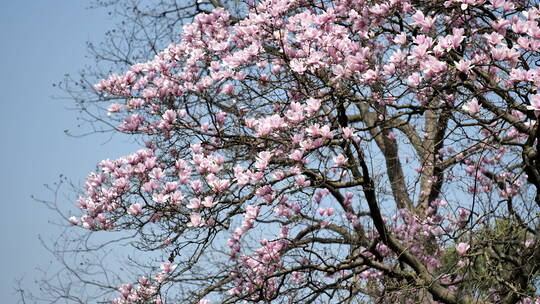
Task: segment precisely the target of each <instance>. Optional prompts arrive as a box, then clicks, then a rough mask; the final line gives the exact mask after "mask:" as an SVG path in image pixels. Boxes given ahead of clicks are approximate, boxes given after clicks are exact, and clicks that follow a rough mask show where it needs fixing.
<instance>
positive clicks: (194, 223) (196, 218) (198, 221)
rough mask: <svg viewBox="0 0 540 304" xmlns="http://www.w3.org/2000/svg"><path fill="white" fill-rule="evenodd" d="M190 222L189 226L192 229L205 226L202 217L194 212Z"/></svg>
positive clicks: (190, 216)
mask: <svg viewBox="0 0 540 304" xmlns="http://www.w3.org/2000/svg"><path fill="white" fill-rule="evenodd" d="M189 218H190V222H189V223H188V226H190V227H202V226H204V220H203V219H202V217H201V214H200V213H197V212H193V213H191V214H190V215H189Z"/></svg>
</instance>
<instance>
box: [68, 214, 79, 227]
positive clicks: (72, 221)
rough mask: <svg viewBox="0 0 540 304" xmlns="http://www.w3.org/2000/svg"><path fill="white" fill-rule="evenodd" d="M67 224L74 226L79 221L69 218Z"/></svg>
mask: <svg viewBox="0 0 540 304" xmlns="http://www.w3.org/2000/svg"><path fill="white" fill-rule="evenodd" d="M69 223H70V224H71V225H73V226H76V225H77V224H78V223H79V220H78V219H77V218H76V217H74V216H72V217H70V218H69Z"/></svg>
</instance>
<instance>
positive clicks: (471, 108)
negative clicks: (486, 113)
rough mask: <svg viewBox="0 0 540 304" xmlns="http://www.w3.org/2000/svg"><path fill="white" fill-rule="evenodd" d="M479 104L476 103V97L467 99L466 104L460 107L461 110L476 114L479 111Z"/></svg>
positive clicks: (472, 114)
mask: <svg viewBox="0 0 540 304" xmlns="http://www.w3.org/2000/svg"><path fill="white" fill-rule="evenodd" d="M480 108H481V106H480V105H479V104H478V101H477V100H476V99H473V100H471V101H469V102H468V103H467V104H466V105H464V106H463V107H462V109H463V111H465V112H468V113H469V114H470V115H471V116H476V114H478V112H480Z"/></svg>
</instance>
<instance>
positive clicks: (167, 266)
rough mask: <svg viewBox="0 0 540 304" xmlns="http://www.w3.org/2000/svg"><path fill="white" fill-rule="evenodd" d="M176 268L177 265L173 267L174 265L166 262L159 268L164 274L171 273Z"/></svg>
mask: <svg viewBox="0 0 540 304" xmlns="http://www.w3.org/2000/svg"><path fill="white" fill-rule="evenodd" d="M177 266H178V265H175V264H173V263H171V262H170V261H167V262H165V263H163V264H161V266H160V268H161V270H162V271H163V272H165V273H171V272H173V271H174V270H175V269H176V267H177Z"/></svg>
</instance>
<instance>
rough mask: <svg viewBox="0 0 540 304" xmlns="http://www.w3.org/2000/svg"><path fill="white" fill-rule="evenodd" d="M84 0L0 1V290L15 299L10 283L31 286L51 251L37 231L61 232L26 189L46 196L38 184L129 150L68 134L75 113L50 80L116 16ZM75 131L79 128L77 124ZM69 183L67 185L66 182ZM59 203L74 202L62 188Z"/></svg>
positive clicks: (80, 62) (76, 60) (117, 142)
mask: <svg viewBox="0 0 540 304" xmlns="http://www.w3.org/2000/svg"><path fill="white" fill-rule="evenodd" d="M89 4H90V2H89V1H86V0H84V1H73V0H47V1H44V0H37V1H36V0H22V1H21V0H19V1H5V0H4V1H0V45H2V47H0V67H1V68H0V90H1V92H2V94H1V95H0V103H1V106H2V107H1V110H0V116H1V119H0V140H1V145H0V157H1V161H0V191H1V193H2V196H1V199H0V200H1V206H2V211H3V212H2V216H1V217H2V220H0V244H1V247H2V250H0V256H1V259H0V269H2V272H1V275H0V295H2V302H3V303H17V297H16V295H15V294H14V282H15V280H16V279H20V278H22V279H23V282H24V283H25V285H26V286H28V288H29V289H30V290H32V289H33V288H35V286H34V285H32V282H33V280H34V279H35V278H36V276H37V274H38V272H37V271H36V268H37V267H45V266H47V265H48V263H49V262H50V261H51V260H52V256H51V255H50V254H48V253H47V251H46V250H45V249H44V248H43V247H42V246H41V244H40V242H39V239H38V236H39V235H41V236H42V237H44V238H46V239H50V238H52V237H54V236H55V234H57V233H59V231H60V230H59V229H58V228H56V227H55V226H54V225H51V224H50V223H49V221H51V220H54V219H55V216H54V214H53V213H52V212H50V211H49V210H47V209H46V208H44V207H43V206H42V205H40V204H38V203H36V202H35V201H34V200H32V199H31V195H34V196H36V197H38V198H43V199H52V195H51V193H50V192H47V191H46V189H45V187H44V186H43V184H52V183H54V182H55V181H57V180H58V176H59V175H60V174H63V175H65V176H67V177H68V178H69V179H71V180H72V181H74V182H81V181H82V180H83V179H84V177H85V176H86V175H87V173H88V172H90V171H92V170H93V169H94V166H95V164H96V163H97V162H98V161H100V160H101V159H104V158H116V157H119V156H121V155H125V154H128V153H130V152H132V151H134V150H135V147H134V145H132V144H129V143H128V142H127V141H126V140H125V139H122V138H121V137H119V136H116V137H114V138H113V140H112V141H107V140H108V136H104V135H92V136H87V137H84V138H72V137H68V136H66V135H65V134H64V130H65V129H69V130H73V131H74V132H75V133H76V132H77V121H76V118H77V117H78V113H77V112H75V111H70V110H68V108H69V107H70V106H71V105H72V104H71V103H70V101H69V100H64V99H57V98H53V96H63V95H65V94H63V92H61V91H60V90H58V89H56V88H54V87H53V86H52V84H53V83H55V82H57V81H59V80H61V79H62V77H63V75H64V74H65V73H71V74H76V73H77V71H79V70H80V69H81V68H82V67H83V66H84V64H91V63H92V62H91V61H90V60H88V59H85V55H86V46H85V42H86V41H95V42H99V41H101V40H102V39H104V33H105V31H106V30H107V29H110V28H112V26H113V23H114V20H111V19H110V18H108V15H107V14H106V13H107V12H106V11H105V10H96V9H92V10H89V9H87V8H86V7H87V6H88V5H89ZM80 131H81V130H80ZM65 190H67V188H66V189H65ZM59 203H60V204H65V205H66V206H68V205H70V204H72V201H70V200H69V199H68V198H67V197H66V196H64V195H60V197H59Z"/></svg>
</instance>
